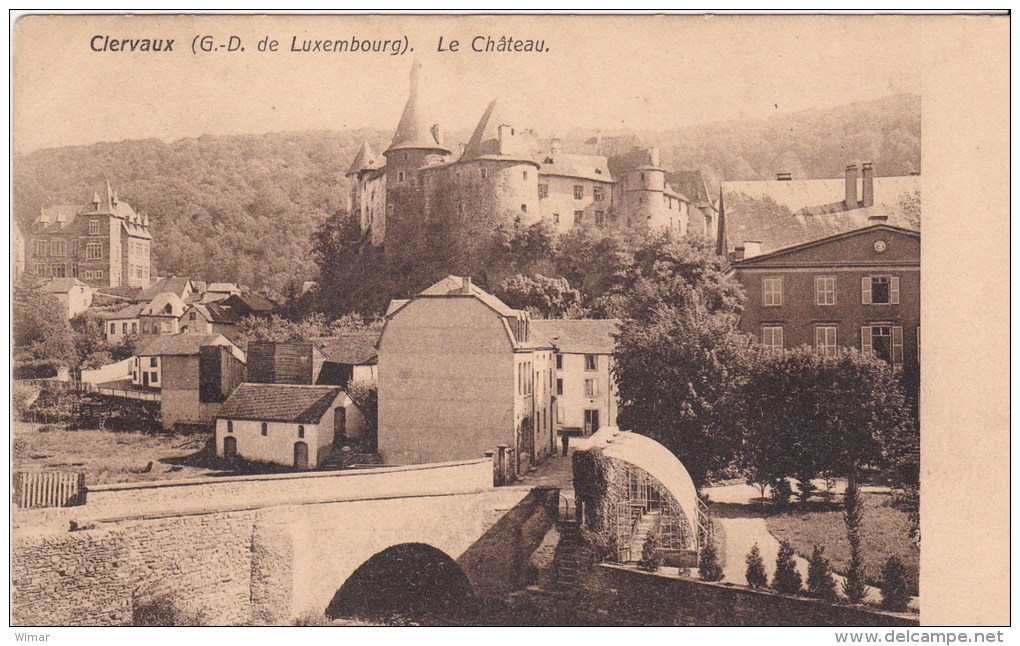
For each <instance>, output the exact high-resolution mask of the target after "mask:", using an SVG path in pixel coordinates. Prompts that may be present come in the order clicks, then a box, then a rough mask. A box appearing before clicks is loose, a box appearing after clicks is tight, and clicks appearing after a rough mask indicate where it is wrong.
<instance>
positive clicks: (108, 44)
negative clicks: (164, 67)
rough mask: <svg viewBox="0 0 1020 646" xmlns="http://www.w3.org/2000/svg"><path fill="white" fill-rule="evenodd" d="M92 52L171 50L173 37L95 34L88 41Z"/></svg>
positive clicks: (172, 49)
mask: <svg viewBox="0 0 1020 646" xmlns="http://www.w3.org/2000/svg"><path fill="white" fill-rule="evenodd" d="M89 47H90V48H91V49H92V51H94V52H172V51H174V39H173V38H115V37H113V36H110V35H107V34H96V35H95V36H93V37H92V40H90V41H89Z"/></svg>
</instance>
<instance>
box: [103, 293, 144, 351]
mask: <svg viewBox="0 0 1020 646" xmlns="http://www.w3.org/2000/svg"><path fill="white" fill-rule="evenodd" d="M145 306H146V303H132V304H131V305H128V306H127V307H125V308H122V309H119V310H117V311H116V312H111V313H109V314H107V315H106V316H105V318H104V319H103V327H104V332H105V333H106V342H107V343H109V344H111V345H117V344H119V343H123V341H124V339H125V338H126V337H128V336H131V335H137V334H139V330H140V329H141V328H140V325H141V315H142V310H143V309H145Z"/></svg>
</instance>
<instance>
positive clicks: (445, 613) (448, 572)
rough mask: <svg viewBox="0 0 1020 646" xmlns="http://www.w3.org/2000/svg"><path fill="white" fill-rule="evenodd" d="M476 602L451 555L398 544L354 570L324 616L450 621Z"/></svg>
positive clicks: (419, 544) (416, 544)
mask: <svg viewBox="0 0 1020 646" xmlns="http://www.w3.org/2000/svg"><path fill="white" fill-rule="evenodd" d="M475 603H476V601H475V594H474V590H473V588H472V585H471V582H470V580H469V579H468V576H467V575H466V574H465V573H464V570H462V569H461V567H460V566H459V565H458V564H457V563H456V562H455V561H454V560H453V559H452V558H450V556H449V555H447V554H446V553H445V552H443V551H442V550H439V549H437V548H435V547H432V546H431V545H428V544H425V543H400V544H398V545H393V546H390V547H387V548H386V549H384V550H382V551H380V552H377V553H376V554H374V555H373V556H372V557H371V558H369V559H368V560H367V561H365V562H364V563H362V564H361V565H360V566H359V567H358V568H357V569H356V570H354V573H353V574H351V576H350V577H349V578H348V579H347V580H346V581H345V582H344V583H343V585H341V586H340V588H339V589H338V590H337V591H336V594H335V595H334V596H333V599H332V601H330V603H329V606H327V608H326V616H327V617H329V618H331V619H337V618H344V617H360V618H388V617H392V616H395V615H399V616H404V617H412V618H414V617H452V616H454V615H457V614H460V613H463V612H465V611H469V610H470V609H471V608H473V607H474V605H475Z"/></svg>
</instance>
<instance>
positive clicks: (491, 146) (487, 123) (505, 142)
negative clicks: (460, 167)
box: [459, 99, 541, 166]
mask: <svg viewBox="0 0 1020 646" xmlns="http://www.w3.org/2000/svg"><path fill="white" fill-rule="evenodd" d="M501 126H506V127H508V128H510V119H509V118H507V115H506V110H505V107H504V106H503V104H502V103H500V102H499V100H497V99H493V101H492V103H490V104H489V107H488V108H486V109H485V113H484V114H482V118H481V120H480V121H479V122H478V125H477V126H475V131H474V132H473V133H472V134H471V139H469V140H468V142H467V145H466V146H465V147H464V153H463V154H462V155H461V156H460V160H459V161H462V162H464V161H475V160H479V159H488V160H497V161H523V162H528V163H530V164H535V165H536V166H541V165H540V164H539V163H538V162H536V161H535V160H534V159H532V158H531V155H529V154H527V153H526V152H525V151H523V150H520V148H523V146H515V145H514V142H513V141H512V139H513V135H512V134H511V136H510V137H508V138H501V137H500V134H499V129H500V127H501ZM512 132H513V128H511V133H512Z"/></svg>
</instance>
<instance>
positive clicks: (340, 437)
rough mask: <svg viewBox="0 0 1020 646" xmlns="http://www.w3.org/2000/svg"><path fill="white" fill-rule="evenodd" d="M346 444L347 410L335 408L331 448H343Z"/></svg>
mask: <svg viewBox="0 0 1020 646" xmlns="http://www.w3.org/2000/svg"><path fill="white" fill-rule="evenodd" d="M345 444H347V409H346V408H337V409H335V410H334V411H333V446H334V447H335V448H338V449H340V448H343V446H344V445H345Z"/></svg>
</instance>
